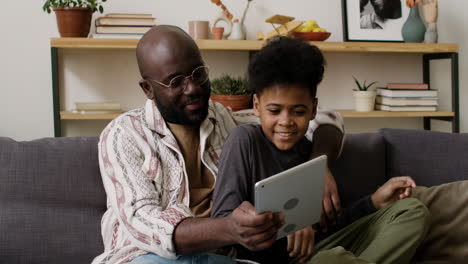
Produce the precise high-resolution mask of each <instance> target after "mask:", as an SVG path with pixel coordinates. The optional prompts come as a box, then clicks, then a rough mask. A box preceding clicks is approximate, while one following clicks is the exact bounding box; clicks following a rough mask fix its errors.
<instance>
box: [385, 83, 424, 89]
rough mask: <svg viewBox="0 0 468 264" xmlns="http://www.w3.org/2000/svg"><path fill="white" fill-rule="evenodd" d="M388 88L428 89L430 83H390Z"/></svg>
mask: <svg viewBox="0 0 468 264" xmlns="http://www.w3.org/2000/svg"><path fill="white" fill-rule="evenodd" d="M386 88H387V89H393V90H399V89H402V90H428V89H429V85H428V84H427V83H388V84H387V87H386Z"/></svg>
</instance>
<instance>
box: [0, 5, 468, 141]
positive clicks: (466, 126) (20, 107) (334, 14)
mask: <svg viewBox="0 0 468 264" xmlns="http://www.w3.org/2000/svg"><path fill="white" fill-rule="evenodd" d="M223 2H224V3H225V4H226V5H227V6H228V7H229V9H230V11H231V12H232V13H234V15H235V16H237V17H238V16H240V13H241V10H242V8H243V7H244V5H245V1H243V0H242V1H241V0H224V1H223ZM42 3H43V1H37V0H29V2H28V4H27V5H25V3H24V1H5V3H3V10H8V12H2V15H1V16H0V28H1V29H2V30H1V32H2V41H1V42H0V43H1V44H0V45H2V46H1V49H0V58H1V59H0V76H1V79H0V92H1V93H0V136H7V137H12V138H14V139H17V140H29V139H35V138H41V137H49V136H53V120H52V88H51V73H50V69H51V65H50V46H49V41H50V38H51V37H57V36H58V32H57V29H56V23H55V16H54V15H53V14H51V15H47V14H46V13H44V12H42V10H41V6H42ZM291 3H292V1H282V0H268V1H259V0H254V1H253V2H252V6H251V9H250V11H249V14H248V16H247V20H246V24H247V27H248V37H249V38H251V39H253V38H255V34H256V32H257V31H262V32H268V31H270V30H271V26H270V25H269V24H266V23H264V22H263V21H264V20H265V18H266V17H268V16H270V15H272V14H278V13H279V14H285V15H290V16H294V17H296V18H297V19H302V20H306V19H316V20H317V21H318V22H319V24H320V25H321V26H322V27H324V28H326V29H328V30H329V31H331V32H332V36H331V37H330V39H329V41H342V20H341V4H340V3H341V1H338V0H335V1H323V0H297V1H294V4H291ZM24 6H28V8H27V9H24ZM439 8H440V10H439V22H438V24H439V42H441V43H458V44H459V45H460V110H461V130H462V132H467V131H468V115H467V114H465V113H467V110H468V109H467V106H466V104H465V102H466V98H467V96H468V88H467V87H466V85H468V80H467V77H466V74H464V73H466V70H467V68H468V63H467V62H468V54H466V52H465V49H467V48H468V37H467V32H466V30H464V26H465V25H466V24H467V22H468V18H467V17H466V14H465V12H466V10H468V2H467V1H464V0H451V1H440V2H439ZM105 11H106V12H146V13H152V14H153V15H154V16H155V17H157V21H156V22H157V24H174V25H178V26H180V27H182V28H183V29H187V21H189V20H211V19H212V18H213V17H215V16H216V14H217V12H218V9H217V7H215V6H214V5H213V4H211V2H210V0H198V1H194V0H173V1H163V0H151V1H150V0H132V1H128V0H109V1H108V2H107V3H106V4H105ZM96 15H98V14H96ZM203 55H204V57H205V60H206V61H207V63H208V64H210V66H211V68H212V77H213V76H217V75H219V74H221V73H223V72H230V73H236V74H242V73H243V72H244V71H245V66H246V63H247V60H248V54H247V53H246V52H235V53H233V52H204V53H203ZM326 58H327V60H328V68H327V71H326V76H325V80H324V82H323V84H322V85H321V86H320V88H319V99H320V103H321V104H322V105H324V106H325V105H326V106H330V107H334V108H352V106H353V101H352V86H353V83H352V77H351V76H352V75H355V76H359V77H360V78H361V79H368V80H378V81H379V82H381V83H386V82H388V81H395V80H396V79H397V78H398V81H408V82H418V81H421V79H422V74H421V72H422V70H421V64H420V61H421V59H420V55H371V54H336V53H327V54H326ZM59 63H60V65H61V71H60V78H61V87H62V95H63V97H62V102H61V103H62V105H63V106H65V107H66V108H67V109H70V108H73V103H74V102H76V101H99V100H114V101H119V102H120V103H121V104H122V106H123V107H124V109H131V108H135V107H138V106H140V105H142V104H143V102H144V97H143V94H142V93H141V92H140V90H139V87H138V85H137V81H138V78H139V76H138V73H137V68H136V64H135V59H134V51H129V50H116V51H108V50H106V51H83V50H67V51H63V52H60V61H59ZM434 66H435V67H434V70H433V74H434V75H436V76H437V81H436V82H435V83H434V87H435V88H438V89H440V90H442V97H444V98H443V102H447V101H448V99H449V98H450V97H449V84H450V78H449V75H448V72H449V71H448V69H447V67H448V63H447V62H444V61H441V62H437V63H436V64H435V65H434ZM442 110H449V105H447V104H444V103H443V104H442ZM345 122H346V126H347V129H348V131H349V132H358V131H375V130H376V129H377V128H379V127H405V128H422V120H421V119H420V118H395V119H388V118H387V119H378V118H375V119H346V120H345ZM104 125H105V122H101V121H66V122H64V130H65V135H69V136H73V135H97V134H98V133H99V130H100V129H102V127H103V126H104ZM436 125H437V124H436ZM437 128H438V129H440V130H447V129H448V128H449V126H447V124H444V122H441V125H440V126H437Z"/></svg>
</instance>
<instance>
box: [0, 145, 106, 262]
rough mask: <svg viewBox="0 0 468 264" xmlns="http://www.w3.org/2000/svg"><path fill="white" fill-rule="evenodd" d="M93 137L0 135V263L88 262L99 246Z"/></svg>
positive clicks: (101, 202) (99, 191)
mask: <svg viewBox="0 0 468 264" xmlns="http://www.w3.org/2000/svg"><path fill="white" fill-rule="evenodd" d="M97 140H98V138H97V137H80V138H49V139H39V140H34V141H29V142H16V141H14V140H12V139H8V138H0V223H1V225H0V263H29V264H31V263H90V262H91V260H92V259H93V258H94V257H95V256H96V255H98V254H99V253H101V252H102V251H103V244H102V238H101V234H100V220H101V217H102V214H103V213H104V211H105V208H106V204H105V192H104V188H103V186H102V181H101V177H100V173H99V165H98V156H97Z"/></svg>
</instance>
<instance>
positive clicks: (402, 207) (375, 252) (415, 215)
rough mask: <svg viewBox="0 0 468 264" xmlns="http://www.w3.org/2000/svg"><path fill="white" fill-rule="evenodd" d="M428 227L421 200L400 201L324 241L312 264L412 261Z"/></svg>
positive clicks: (318, 245) (425, 212)
mask: <svg viewBox="0 0 468 264" xmlns="http://www.w3.org/2000/svg"><path fill="white" fill-rule="evenodd" d="M428 227H429V211H428V210H427V208H426V207H425V206H424V205H423V204H422V203H421V202H419V201H418V200H416V199H414V198H407V199H403V200H399V201H397V202H395V203H393V204H392V205H390V206H387V207H386V208H383V209H380V210H378V211H377V212H375V213H373V214H371V215H368V216H366V217H363V218H361V219H359V220H358V221H356V222H354V223H352V224H350V225H348V226H347V227H345V228H343V229H342V230H340V231H338V232H337V233H335V234H333V235H331V236H329V237H327V238H326V239H324V240H322V241H320V242H319V243H318V244H317V245H315V250H316V252H317V253H316V255H314V257H313V258H312V259H311V260H310V261H309V264H321V263H327V264H335V263H378V264H385V263H398V264H404V263H409V262H410V260H411V258H412V257H413V255H414V253H415V251H416V248H417V247H418V245H419V244H420V243H421V241H422V240H423V239H424V237H425V235H426V233H427V229H428Z"/></svg>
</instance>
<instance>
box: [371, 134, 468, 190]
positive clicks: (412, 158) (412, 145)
mask: <svg viewBox="0 0 468 264" xmlns="http://www.w3.org/2000/svg"><path fill="white" fill-rule="evenodd" d="M380 133H381V134H382V135H383V136H384V138H385V141H386V142H387V144H388V145H387V172H388V174H387V176H388V177H395V176H402V175H406V176H411V177H412V178H413V179H414V180H415V181H416V183H417V184H418V185H423V186H434V185H439V184H443V183H448V182H453V181H460V180H468V162H467V161H468V134H452V133H442V132H435V131H426V130H407V129H381V130H380Z"/></svg>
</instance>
